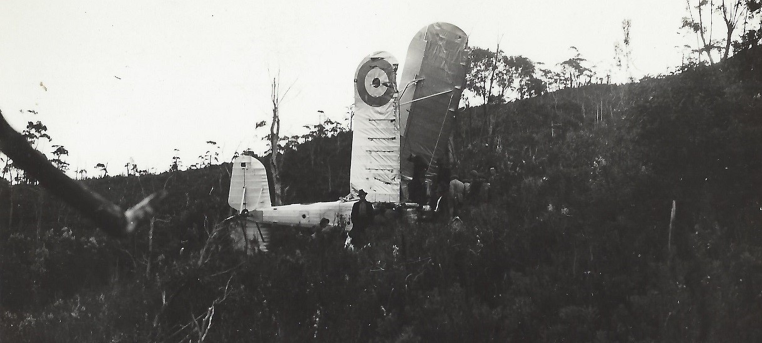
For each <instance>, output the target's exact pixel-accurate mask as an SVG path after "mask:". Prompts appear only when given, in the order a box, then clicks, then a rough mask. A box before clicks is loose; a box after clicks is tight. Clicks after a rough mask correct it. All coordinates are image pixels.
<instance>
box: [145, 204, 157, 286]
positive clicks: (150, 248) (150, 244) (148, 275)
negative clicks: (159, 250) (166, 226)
mask: <svg viewBox="0 0 762 343" xmlns="http://www.w3.org/2000/svg"><path fill="white" fill-rule="evenodd" d="M155 222H156V218H151V221H150V222H149V227H150V228H149V230H148V262H147V263H146V280H150V279H151V261H152V260H153V228H154V224H155Z"/></svg>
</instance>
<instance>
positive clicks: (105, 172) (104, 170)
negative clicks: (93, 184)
mask: <svg viewBox="0 0 762 343" xmlns="http://www.w3.org/2000/svg"><path fill="white" fill-rule="evenodd" d="M95 168H96V169H100V170H101V172H102V173H103V174H101V177H106V176H108V163H106V164H103V163H98V164H96V165H95Z"/></svg>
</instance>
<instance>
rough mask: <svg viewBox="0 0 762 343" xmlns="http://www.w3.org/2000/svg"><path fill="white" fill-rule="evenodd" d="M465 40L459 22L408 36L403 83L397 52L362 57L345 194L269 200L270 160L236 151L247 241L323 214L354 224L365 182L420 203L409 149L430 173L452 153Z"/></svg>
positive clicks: (235, 187) (392, 197)
mask: <svg viewBox="0 0 762 343" xmlns="http://www.w3.org/2000/svg"><path fill="white" fill-rule="evenodd" d="M467 44H468V37H467V36H466V34H465V32H463V30H461V29H460V28H458V27H457V26H455V25H452V24H448V23H434V24H431V25H428V26H426V27H424V28H423V29H421V30H420V31H419V32H418V33H417V34H416V35H415V37H414V38H413V40H412V42H411V43H410V46H409V48H408V53H407V58H406V62H405V68H404V69H403V71H402V75H401V79H400V82H399V83H398V82H397V70H398V63H397V60H396V59H395V58H394V57H393V56H392V55H391V54H389V53H387V52H383V51H380V52H375V53H373V54H371V55H369V56H367V57H365V58H364V59H363V60H362V62H361V63H360V65H359V66H358V68H357V71H356V73H355V80H354V83H355V92H354V93H355V109H354V116H353V118H352V127H353V140H352V156H351V158H352V160H351V167H350V194H349V195H347V196H346V197H344V198H342V199H340V200H337V201H333V202H320V203H313V204H293V205H283V206H271V203H270V192H269V183H268V179H267V173H266V170H265V167H264V165H262V163H261V162H259V160H257V159H256V158H253V157H250V156H240V157H238V158H236V159H235V160H234V161H233V173H232V176H231V182H230V193H229V197H228V203H229V204H230V206H231V207H233V208H234V209H236V210H237V211H239V213H242V214H245V216H243V217H244V218H245V226H246V230H244V232H245V233H246V235H247V237H246V240H245V241H249V240H250V239H255V240H257V241H259V243H260V248H262V249H266V242H268V241H269V227H271V226H273V225H275V226H292V227H317V226H318V225H319V224H320V222H321V220H323V219H327V220H328V223H329V225H331V226H340V227H345V228H346V230H350V229H351V226H352V223H351V220H350V213H351V210H352V205H353V204H354V203H355V202H356V201H357V200H359V198H358V196H357V192H358V191H359V190H361V189H362V190H364V191H366V192H367V193H368V195H367V200H368V201H369V202H371V203H373V204H374V207H382V206H383V207H394V208H400V207H405V206H409V207H416V206H417V204H411V203H410V201H409V199H408V191H407V184H408V182H409V181H410V180H411V179H412V178H413V172H414V170H413V169H414V166H413V163H412V162H411V161H410V160H409V159H407V158H406V157H407V156H411V155H415V156H420V157H422V158H423V161H425V163H426V164H427V166H426V167H427V170H428V171H429V172H428V173H427V174H426V179H427V180H428V181H431V179H432V178H433V177H434V175H433V173H432V172H431V171H432V170H435V168H436V167H437V166H436V161H437V160H439V159H440V158H442V157H443V156H444V155H445V154H446V153H447V149H448V144H449V141H450V133H451V131H452V128H453V123H454V119H455V112H456V111H457V109H458V104H459V102H460V97H461V93H462V91H463V87H464V85H465V77H466V72H467V64H468V63H467V52H466V47H467Z"/></svg>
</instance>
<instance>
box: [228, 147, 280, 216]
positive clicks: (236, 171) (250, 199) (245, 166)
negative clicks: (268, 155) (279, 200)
mask: <svg viewBox="0 0 762 343" xmlns="http://www.w3.org/2000/svg"><path fill="white" fill-rule="evenodd" d="M228 194H229V195H228V204H229V205H230V207H232V208H234V209H236V210H238V211H239V212H242V211H243V210H248V211H251V210H255V209H258V208H263V207H270V206H272V205H271V203H270V187H269V184H268V183H267V170H266V169H265V166H264V165H262V162H260V161H259V160H257V159H256V158H254V157H251V156H246V155H244V156H239V157H237V158H236V159H235V160H233V175H232V176H231V177H230V192H229V193H228Z"/></svg>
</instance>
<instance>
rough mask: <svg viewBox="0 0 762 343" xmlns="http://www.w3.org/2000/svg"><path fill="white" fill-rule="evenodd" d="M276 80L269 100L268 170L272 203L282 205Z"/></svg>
mask: <svg viewBox="0 0 762 343" xmlns="http://www.w3.org/2000/svg"><path fill="white" fill-rule="evenodd" d="M278 86H279V85H278V80H277V78H273V83H272V89H271V100H272V103H273V121H272V124H271V125H270V151H271V152H270V172H271V174H272V176H273V199H272V200H273V205H275V206H280V205H283V198H282V196H283V194H282V192H281V189H282V188H281V182H280V161H279V159H278V150H279V149H278V139H279V138H280V136H279V135H280V115H279V113H278V110H279V106H280V100H281V98H280V95H279V94H278Z"/></svg>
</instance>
